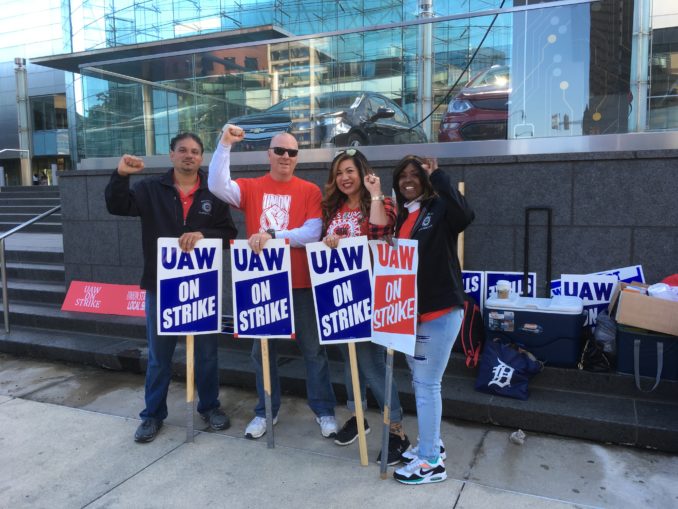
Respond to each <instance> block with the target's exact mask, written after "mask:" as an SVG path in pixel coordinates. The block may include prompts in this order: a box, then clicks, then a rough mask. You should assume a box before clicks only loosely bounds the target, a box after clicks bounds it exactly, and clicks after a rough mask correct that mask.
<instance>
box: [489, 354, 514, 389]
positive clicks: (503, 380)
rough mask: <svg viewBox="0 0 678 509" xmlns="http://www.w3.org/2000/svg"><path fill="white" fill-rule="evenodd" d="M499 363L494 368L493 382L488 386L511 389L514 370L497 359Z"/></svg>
mask: <svg viewBox="0 0 678 509" xmlns="http://www.w3.org/2000/svg"><path fill="white" fill-rule="evenodd" d="M497 362H498V363H499V364H497V365H496V366H495V367H493V368H492V380H490V381H489V382H488V384H487V386H488V387H489V386H490V385H496V386H498V387H502V388H503V387H510V386H511V378H513V372H514V369H513V368H512V367H511V366H509V365H508V364H505V363H503V362H502V361H501V360H499V357H497Z"/></svg>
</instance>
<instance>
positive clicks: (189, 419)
mask: <svg viewBox="0 0 678 509" xmlns="http://www.w3.org/2000/svg"><path fill="white" fill-rule="evenodd" d="M194 374H195V357H194V338H193V335H192V334H189V335H187V336H186V442H193V435H194V433H193V411H194V405H193V396H194V394H195V387H194V381H195V377H194Z"/></svg>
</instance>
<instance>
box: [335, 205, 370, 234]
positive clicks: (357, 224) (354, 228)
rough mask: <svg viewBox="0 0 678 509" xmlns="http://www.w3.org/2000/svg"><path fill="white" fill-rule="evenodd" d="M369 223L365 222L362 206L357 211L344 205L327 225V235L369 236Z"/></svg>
mask: <svg viewBox="0 0 678 509" xmlns="http://www.w3.org/2000/svg"><path fill="white" fill-rule="evenodd" d="M367 230H368V222H367V221H363V213H362V212H361V210H360V206H358V207H357V208H355V209H351V208H349V206H348V204H347V203H344V204H343V205H342V206H341V208H340V209H339V210H337V213H336V214H334V217H333V218H332V221H330V224H328V225H327V233H326V235H332V234H335V235H345V236H348V237H359V236H361V235H367Z"/></svg>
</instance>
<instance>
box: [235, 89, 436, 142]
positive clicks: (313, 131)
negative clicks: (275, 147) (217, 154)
mask: <svg viewBox="0 0 678 509" xmlns="http://www.w3.org/2000/svg"><path fill="white" fill-rule="evenodd" d="M228 123H230V124H236V125H238V126H240V127H242V128H243V129H244V130H245V139H244V140H243V142H242V143H239V144H238V145H236V147H238V148H239V149H241V150H265V149H267V148H268V147H269V144H270V141H271V138H272V137H273V136H275V135H276V134H279V133H283V132H288V133H291V134H293V135H294V136H295V137H296V138H297V141H298V143H299V146H300V147H301V148H313V147H327V146H339V147H343V146H360V145H391V144H395V143H426V135H425V134H424V131H423V130H422V129H421V127H414V126H413V124H412V122H411V121H410V118H409V117H408V116H407V114H406V113H405V112H404V111H403V110H402V109H401V108H400V107H399V106H398V105H397V104H396V103H394V102H393V101H391V100H390V99H388V98H387V97H385V96H383V95H381V94H377V93H374V92H329V93H324V94H318V95H316V96H312V97H292V98H289V99H285V100H283V101H281V102H279V103H277V104H274V105H273V106H271V107H270V108H268V109H267V110H264V111H262V112H259V113H254V114H250V115H243V116H240V117H236V118H232V119H229V121H228Z"/></svg>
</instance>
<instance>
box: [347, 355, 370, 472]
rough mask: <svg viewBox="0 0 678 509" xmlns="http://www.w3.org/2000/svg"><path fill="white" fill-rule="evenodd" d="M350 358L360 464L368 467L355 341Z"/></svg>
mask: <svg viewBox="0 0 678 509" xmlns="http://www.w3.org/2000/svg"><path fill="white" fill-rule="evenodd" d="M348 360H349V363H350V366H351V384H352V385H353V402H354V403H355V418H356V422H357V424H358V449H359V450H360V464H361V465H362V466H363V467H366V466H367V465H368V463H369V461H368V459H367V439H366V438H365V416H364V414H363V399H362V397H361V395H360V377H359V376H358V356H357V355H356V351H355V343H348Z"/></svg>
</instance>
